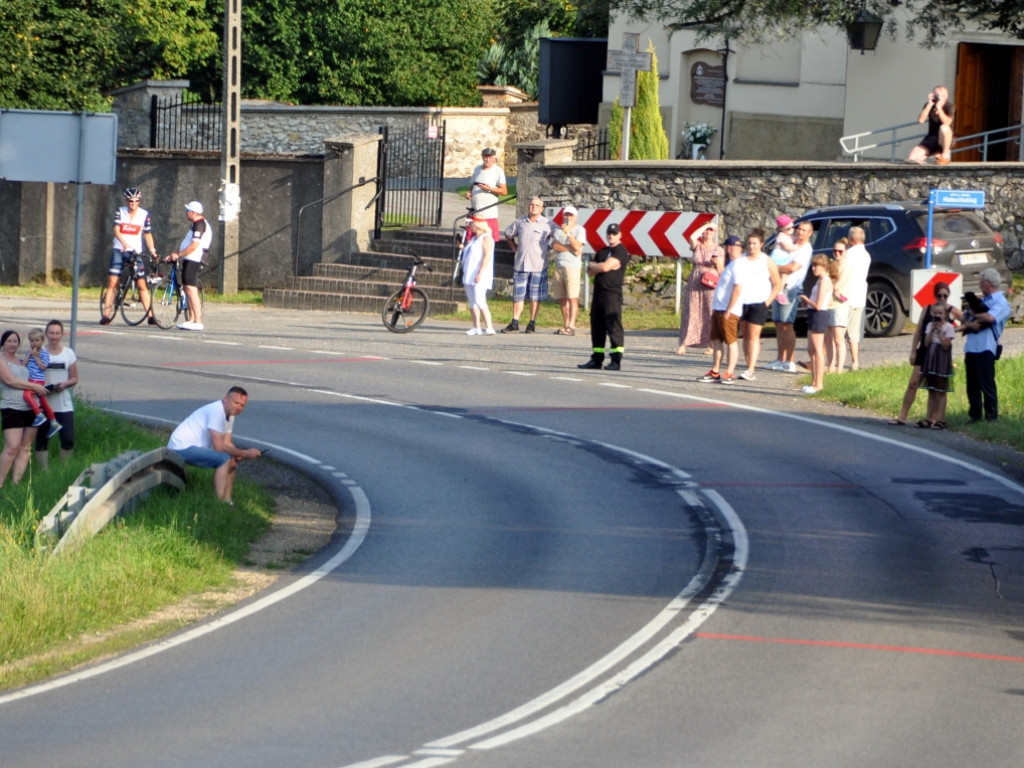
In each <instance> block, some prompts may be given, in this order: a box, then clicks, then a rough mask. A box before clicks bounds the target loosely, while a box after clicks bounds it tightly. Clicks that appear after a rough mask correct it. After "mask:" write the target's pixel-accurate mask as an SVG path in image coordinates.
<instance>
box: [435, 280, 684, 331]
mask: <svg viewBox="0 0 1024 768" xmlns="http://www.w3.org/2000/svg"><path fill="white" fill-rule="evenodd" d="M455 298H456V301H462V302H463V303H464V302H465V299H466V295H465V293H463V292H462V290H461V288H460V289H459V290H458V291H457V292H456V294H455ZM487 306H488V307H490V309H491V318H492V319H493V321H494V327H495V328H499V327H504V326H505V325H507V324H508V321H509V320H510V319H511V317H512V299H509V298H507V297H504V296H489V297H488V298H487ZM431 317H435V315H431ZM436 318H437V319H438V320H459V321H462V322H466V323H469V322H471V321H472V320H471V316H470V314H469V310H468V309H464V310H461V311H459V312H453V313H450V314H447V315H436ZM529 319H530V318H529V307H527V308H526V309H524V310H523V313H522V315H520V317H519V321H520V323H524V324H525V323H526V321H527V320H529ZM622 325H623V327H624V328H625V329H626V331H627V333H628V332H629V331H650V330H676V331H678V330H679V315H676V314H674V313H673V312H672V311H671V310H665V311H660V312H652V311H651V310H640V309H629V308H628V307H627V308H624V309H623V311H622ZM537 326H538V327H541V328H550V329H552V330H554V329H556V328H561V327H562V310H561V309H560V308H559V306H558V302H556V301H542V302H541V303H540V311H539V312H538V313H537ZM576 327H577V329H579V328H589V327H590V313H589V312H587V310H585V309H583V307H582V306H580V311H579V315H578V316H577V319H576Z"/></svg>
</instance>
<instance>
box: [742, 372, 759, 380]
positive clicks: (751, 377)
mask: <svg viewBox="0 0 1024 768" xmlns="http://www.w3.org/2000/svg"><path fill="white" fill-rule="evenodd" d="M740 378H741V379H743V380H744V381H754V380H755V379H757V376H755V375H754V372H753V371H744V372H743V373H741V374H740Z"/></svg>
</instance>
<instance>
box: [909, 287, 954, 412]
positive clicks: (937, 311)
mask: <svg viewBox="0 0 1024 768" xmlns="http://www.w3.org/2000/svg"><path fill="white" fill-rule="evenodd" d="M949 315H950V312H949V307H948V305H946V304H932V306H931V321H930V322H929V323H928V325H927V327H926V328H925V331H924V333H925V340H926V343H927V351H926V352H925V357H924V366H923V367H922V370H923V372H924V374H925V384H924V388H925V389H927V390H928V416H927V418H926V419H925V420H924V421H923V422H918V426H926V427H931V428H932V429H945V428H946V421H945V419H946V395H947V394H948V393H949V392H952V391H953V338H954V337H955V336H956V330H955V329H954V328H953V324H952V323H951V322H950V321H949Z"/></svg>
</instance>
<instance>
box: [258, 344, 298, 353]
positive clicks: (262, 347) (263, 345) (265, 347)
mask: <svg viewBox="0 0 1024 768" xmlns="http://www.w3.org/2000/svg"><path fill="white" fill-rule="evenodd" d="M256 347H257V348H258V349H280V350H284V351H286V352H287V351H288V350H291V349H294V347H275V346H274V345H273V344H257V345H256Z"/></svg>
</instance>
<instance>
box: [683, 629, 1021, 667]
mask: <svg viewBox="0 0 1024 768" xmlns="http://www.w3.org/2000/svg"><path fill="white" fill-rule="evenodd" d="M693 636H694V637H699V638H701V639H703V640H739V641H742V642H746V643H773V644H776V645H814V646H819V647H825V648H851V649H854V650H861V651H889V652H891V653H917V654H924V655H926V656H955V657H959V658H962V659H982V660H984V661H1011V662H1014V663H1016V664H1024V657H1021V656H1002V655H1000V654H997V653H972V652H970V651H948V650H944V649H942V648H913V647H910V646H905V645H878V644H875V643H844V642H838V641H834V640H800V639H796V638H787V637H757V636H753V635H723V634H718V633H715V632H695V633H694V635H693Z"/></svg>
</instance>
